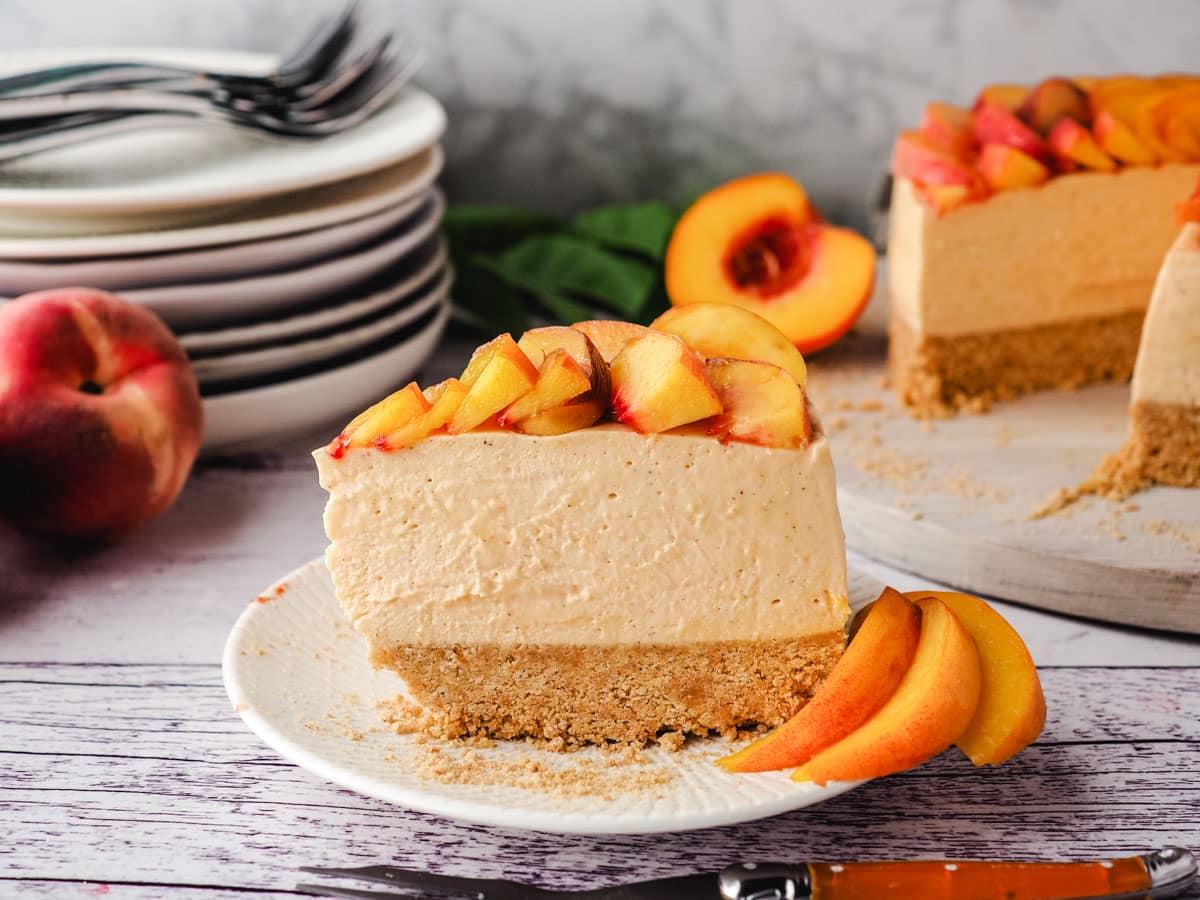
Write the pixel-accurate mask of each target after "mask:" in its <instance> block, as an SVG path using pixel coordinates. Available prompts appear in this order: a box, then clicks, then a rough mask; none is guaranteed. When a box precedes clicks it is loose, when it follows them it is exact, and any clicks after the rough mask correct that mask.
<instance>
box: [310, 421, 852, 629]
mask: <svg viewBox="0 0 1200 900" xmlns="http://www.w3.org/2000/svg"><path fill="white" fill-rule="evenodd" d="M314 457H315V459H316V461H317V465H318V468H319V470H320V475H321V483H322V485H323V486H324V487H325V488H326V489H327V490H328V491H329V492H330V499H329V503H328V505H327V507H326V511H325V527H326V531H327V533H328V535H329V537H330V540H331V544H330V547H329V549H328V551H327V554H326V560H327V564H328V567H329V570H330V572H331V574H332V576H333V580H334V583H335V586H336V588H337V593H338V596H339V599H340V601H341V603H342V605H343V607H344V609H345V610H346V612H347V614H348V615H349V616H350V618H351V619H352V620H353V621H354V623H355V625H356V627H357V628H358V630H359V631H361V632H362V633H363V634H365V635H366V636H367V638H368V640H369V641H370V642H371V644H372V646H375V647H381V648H386V647H388V646H394V645H397V644H413V643H415V644H425V645H439V644H456V643H464V644H472V643H487V644H496V643H499V644H504V643H533V644H557V645H561V644H584V645H607V644H629V643H632V644H668V645H669V644H680V643H693V642H709V641H731V640H750V641H753V640H769V639H776V638H797V637H803V636H810V635H819V634H828V633H831V632H837V631H840V630H841V629H842V628H843V627H844V625H845V621H846V618H847V615H848V612H849V608H848V604H847V597H846V562H845V547H844V542H843V535H842V527H841V521H840V519H839V517H838V511H837V500H836V487H835V484H834V470H833V464H832V461H831V459H830V456H829V449H828V446H827V444H826V442H825V439H824V437H823V436H821V435H820V434H819V433H818V434H817V435H816V436H815V437H814V440H813V441H812V442H811V443H810V444H808V445H806V446H804V447H799V448H770V447H761V446H756V445H752V444H744V443H721V442H719V441H716V440H713V439H712V438H711V437H709V436H707V435H706V434H705V433H704V432H703V430H702V429H686V428H685V429H682V430H678V431H672V432H668V433H664V434H658V435H643V434H638V433H636V432H634V431H632V430H630V429H628V428H626V427H625V426H622V425H619V424H615V423H608V424H602V425H597V426H594V427H591V428H586V429H581V430H578V431H573V432H569V433H566V434H562V435H557V436H553V437H538V436H531V435H524V434H518V433H514V432H509V431H502V430H492V431H488V430H484V431H474V432H470V433H466V434H460V435H453V436H450V435H433V436H431V437H429V438H427V439H425V440H424V441H422V442H420V443H418V444H415V445H414V446H412V447H410V448H407V449H404V450H402V451H395V452H385V451H380V450H378V449H374V448H361V449H352V450H349V451H348V452H346V453H345V454H344V455H343V456H342V457H341V458H340V459H334V458H333V457H331V456H329V454H328V453H327V452H326V451H325V449H324V448H322V449H320V450H317V451H316V452H315V453H314Z"/></svg>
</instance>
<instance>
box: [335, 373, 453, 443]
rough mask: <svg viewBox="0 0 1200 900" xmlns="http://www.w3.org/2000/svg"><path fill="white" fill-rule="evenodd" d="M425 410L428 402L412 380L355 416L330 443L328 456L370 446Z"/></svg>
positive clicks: (427, 407) (427, 408)
mask: <svg viewBox="0 0 1200 900" xmlns="http://www.w3.org/2000/svg"><path fill="white" fill-rule="evenodd" d="M428 410H429V401H428V400H426V399H425V395H424V394H422V393H421V389H420V387H418V386H417V383H416V382H415V381H413V382H409V383H408V384H406V385H405V386H404V387H402V388H400V390H398V391H396V392H395V393H392V394H389V395H388V396H386V397H384V398H383V399H382V400H380V401H379V402H378V403H376V404H374V405H373V406H370V407H368V408H367V409H365V410H363V411H362V412H361V413H359V414H358V415H357V416H355V417H354V418H353V419H352V420H351V421H350V424H349V425H347V426H346V427H345V428H343V429H342V433H341V434H339V435H338V436H337V437H335V438H334V439H333V441H332V442H330V445H329V453H330V455H332V456H341V455H342V453H344V452H345V451H346V450H347V449H349V448H353V447H370V446H372V445H373V444H374V443H375V441H376V440H377V439H378V438H380V437H382V436H383V435H385V434H388V433H389V432H392V431H395V430H396V429H398V428H400V427H401V426H403V425H407V424H408V423H409V422H411V421H413V420H414V419H416V418H418V417H419V416H421V415H423V414H424V413H426V412H427V411H428Z"/></svg>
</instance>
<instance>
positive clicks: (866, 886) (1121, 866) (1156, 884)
mask: <svg viewBox="0 0 1200 900" xmlns="http://www.w3.org/2000/svg"><path fill="white" fill-rule="evenodd" d="M302 871H305V872H310V873H313V874H317V875H329V876H335V877H342V878H358V879H362V880H364V881H373V882H377V883H383V884H391V885H395V886H397V887H402V888H405V889H406V890H408V891H412V890H417V891H422V892H429V891H434V892H437V893H438V894H441V895H444V896H447V897H454V896H457V897H463V898H466V897H470V898H472V900H1092V898H1097V900H1098V898H1103V900H1159V898H1162V897H1174V896H1176V895H1178V894H1180V893H1182V892H1183V891H1185V890H1187V888H1188V886H1189V885H1191V884H1192V882H1193V880H1194V878H1195V876H1196V860H1195V858H1194V857H1193V856H1192V854H1191V853H1189V852H1188V851H1187V850H1182V849H1180V848H1178V847H1166V848H1164V849H1162V850H1156V851H1155V852H1153V853H1147V854H1145V855H1143V856H1130V857H1125V858H1123V859H1109V860H1098V861H1094V862H977V861H960V862H948V861H917V862H841V863H838V862H834V863H799V864H792V863H767V862H762V863H742V864H740V865H735V866H729V867H728V868H725V869H722V870H721V871H720V872H715V873H714V872H709V873H703V874H697V875H680V876H675V877H673V878H659V879H655V880H652V881H638V882H633V883H630V884H622V885H617V886H614V887H607V888H595V889H592V890H583V891H554V890H549V889H547V888H539V887H534V886H532V885H526V884H520V883H518V882H515V881H504V880H500V879H478V878H463V877H458V876H453V875H436V874H433V873H431V872H415V871H410V870H407V869H398V868H395V867H394V866H366V867H363V868H356V869H329V868H304V869H303V870H302ZM296 889H297V890H298V891H300V892H301V893H305V894H314V895H319V896H327V897H346V898H368V900H369V898H380V897H395V898H399V897H406V898H411V897H412V894H411V893H405V894H388V893H383V894H381V893H379V892H377V891H364V890H357V889H355V888H345V887H337V886H334V885H328V884H321V885H316V884H300V885H297V886H296Z"/></svg>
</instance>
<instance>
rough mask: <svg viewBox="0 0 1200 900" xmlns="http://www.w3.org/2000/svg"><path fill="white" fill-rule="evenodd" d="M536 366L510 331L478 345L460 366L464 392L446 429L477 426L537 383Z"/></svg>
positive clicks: (462, 429)
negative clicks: (469, 358)
mask: <svg viewBox="0 0 1200 900" xmlns="http://www.w3.org/2000/svg"><path fill="white" fill-rule="evenodd" d="M537 374H538V373H537V369H536V368H535V367H534V365H533V363H531V362H530V361H529V357H527V356H526V355H525V353H524V351H522V350H521V348H520V347H518V346H517V342H516V341H514V340H513V339H512V335H510V334H502V335H500V336H499V337H496V338H493V339H492V340H490V341H488V342H487V343H486V344H484V345H483V346H482V347H479V348H478V349H477V350H476V351H475V353H474V354H472V356H471V361H470V362H469V363H467V367H466V369H464V370H463V373H462V376H461V377H460V379H459V380H460V381H461V382H462V383H463V384H465V385H466V386H467V395H466V396H465V397H463V399H462V403H460V404H459V406H458V409H456V410H455V411H454V415H453V416H452V417H451V419H450V421H449V422H448V423H447V426H446V430H447V431H449V432H450V433H451V434H461V433H462V432H464V431H470V430H471V429H473V428H477V427H479V426H480V425H482V424H483V423H484V422H486V421H487V420H488V419H490V418H491V417H492V416H494V415H496V414H497V413H499V412H500V411H501V410H502V409H504V408H505V407H506V406H508V405H509V404H510V403H512V402H513V401H514V400H516V399H517V398H518V397H520V396H522V395H523V394H526V393H528V392H529V391H531V390H533V386H534V384H536V383H537Z"/></svg>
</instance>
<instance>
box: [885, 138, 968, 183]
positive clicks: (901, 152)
mask: <svg viewBox="0 0 1200 900" xmlns="http://www.w3.org/2000/svg"><path fill="white" fill-rule="evenodd" d="M892 174H893V175H895V176H897V177H899V178H907V179H909V180H910V181H915V182H917V183H918V184H958V185H963V186H964V187H968V188H969V187H974V186H975V185H976V184H977V183H978V181H979V179H978V178H977V177H976V175H975V171H974V170H973V169H972V168H971V164H970V163H969V162H968V161H967V158H966V156H965V155H960V154H956V153H954V152H952V151H950V150H949V149H947V148H946V147H945V146H943V145H942V144H941V143H939V142H938V141H936V140H934V139H933V138H931V137H929V136H928V135H927V134H925V133H923V132H920V131H902V132H900V135H899V137H897V138H896V145H895V147H893V148H892Z"/></svg>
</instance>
